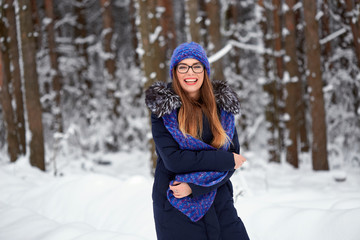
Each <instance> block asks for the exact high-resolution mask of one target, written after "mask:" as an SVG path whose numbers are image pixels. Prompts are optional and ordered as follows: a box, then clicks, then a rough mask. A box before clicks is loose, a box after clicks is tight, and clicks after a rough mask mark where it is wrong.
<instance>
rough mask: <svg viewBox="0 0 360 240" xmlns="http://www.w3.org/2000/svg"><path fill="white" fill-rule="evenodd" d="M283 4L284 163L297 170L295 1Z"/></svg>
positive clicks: (297, 80) (299, 85) (299, 87)
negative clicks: (286, 7) (285, 116)
mask: <svg viewBox="0 0 360 240" xmlns="http://www.w3.org/2000/svg"><path fill="white" fill-rule="evenodd" d="M285 3H286V4H287V6H288V9H287V11H286V12H285V28H286V29H287V35H286V36H285V51H286V58H287V60H286V61H285V67H286V75H287V76H285V77H284V80H285V87H286V94H285V96H286V97H285V98H286V99H285V112H286V113H287V114H288V118H287V119H286V120H285V122H286V127H287V132H288V134H287V136H286V138H287V139H285V145H286V161H287V162H288V163H290V164H291V165H293V166H294V167H296V168H298V167H299V159H298V141H297V137H298V127H297V117H296V114H297V112H298V106H299V103H300V99H299V97H300V95H299V94H298V92H299V90H300V89H301V84H300V74H299V71H298V65H297V56H296V49H297V46H296V32H295V29H296V21H295V15H294V11H293V7H294V5H295V0H286V1H285Z"/></svg>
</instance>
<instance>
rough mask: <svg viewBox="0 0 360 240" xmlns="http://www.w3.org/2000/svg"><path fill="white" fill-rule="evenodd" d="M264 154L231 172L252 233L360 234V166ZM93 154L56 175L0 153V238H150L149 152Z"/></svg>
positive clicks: (311, 239) (283, 236) (333, 239)
mask: <svg viewBox="0 0 360 240" xmlns="http://www.w3.org/2000/svg"><path fill="white" fill-rule="evenodd" d="M262 154H263V153H262V152H261V151H260V152H246V153H244V155H245V156H246V157H247V159H248V162H247V163H246V164H245V165H244V166H243V167H242V169H241V170H238V171H237V172H236V173H235V174H234V176H233V177H232V182H233V185H234V199H235V206H236V208H237V210H238V214H239V216H240V217H241V219H242V220H243V222H244V224H245V226H246V228H247V230H248V233H249V235H250V238H251V239H253V240H272V239H276V240H288V239H292V240H297V239H299V240H300V239H301V240H302V239H307V240H320V239H327V240H338V239H346V240H356V239H359V236H360V229H359V227H358V223H357V221H358V219H359V218H360V191H359V190H360V174H359V173H360V169H358V168H348V169H342V170H341V169H338V170H333V171H320V172H314V171H312V170H311V167H310V165H309V161H304V162H303V163H302V165H301V167H300V169H293V168H292V167H290V166H289V165H287V164H285V163H284V164H282V165H279V164H268V163H265V161H264V160H263V159H266V158H265V157H264V156H262ZM92 159H103V163H104V162H107V163H109V164H98V163H99V162H100V161H93V162H92V164H89V165H88V167H87V168H84V167H80V166H81V165H79V160H77V159H72V160H71V161H70V162H71V163H70V164H68V165H67V166H66V168H62V169H61V174H58V176H54V174H53V172H52V170H51V169H49V170H48V172H46V173H44V172H41V171H40V170H38V169H36V168H33V167H31V166H30V165H29V164H28V159H27V158H25V157H24V158H22V159H20V160H18V161H17V162H16V163H5V162H4V161H0V164H1V165H0V178H1V181H0V192H1V195H0V229H1V230H0V239H12V240H17V239H19V240H20V239H24V236H26V239H27V240H70V239H71V240H72V239H76V240H92V239H94V240H95V239H96V240H97V239H102V240H106V239H112V240H113V239H122V240H136V239H138V240H143V239H144V240H154V239H156V234H155V227H154V221H153V216H152V200H151V189H152V182H153V178H152V176H151V174H150V163H148V162H147V161H148V160H147V159H149V153H144V152H129V153H125V152H123V153H114V154H106V155H102V156H100V155H99V156H92ZM305 159H307V158H306V157H305ZM309 159H310V158H309ZM59 161H60V160H59ZM59 165H60V164H59ZM89 166H90V167H89ZM339 179H340V180H339Z"/></svg>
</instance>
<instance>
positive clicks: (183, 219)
mask: <svg viewBox="0 0 360 240" xmlns="http://www.w3.org/2000/svg"><path fill="white" fill-rule="evenodd" d="M170 76H171V78H172V80H173V82H172V84H165V83H155V84H154V85H152V86H151V87H150V88H149V89H148V90H147V91H146V104H147V106H148V107H149V108H150V110H151V112H152V116H151V121H152V134H153V139H154V141H155V146H156V153H157V155H158V160H157V166H156V170H155V179H154V186H153V196H152V197H153V210H154V219H155V226H156V233H157V237H158V239H160V240H162V239H164V240H177V239H179V240H185V239H186V240H192V239H194V240H203V239H204V240H205V239H216V240H219V239H221V240H242V239H249V237H248V235H247V232H246V229H245V227H244V225H243V223H242V221H241V219H240V218H239V217H238V216H237V212H236V209H235V207H234V202H233V189H232V184H231V182H230V180H229V178H230V177H231V175H232V174H233V172H234V170H235V169H238V168H239V167H240V166H241V165H242V164H243V163H244V162H245V158H244V157H242V156H241V155H239V151H240V146H239V141H238V137H237V133H236V129H235V124H234V114H236V113H238V112H239V101H238V98H237V96H236V94H235V93H234V92H233V91H232V90H231V89H230V88H229V87H228V86H227V85H226V84H225V83H224V82H221V81H217V82H213V83H211V82H210V80H209V76H210V65H209V61H208V59H207V56H206V53H205V50H204V49H203V48H202V47H201V46H200V45H199V44H197V43H194V42H191V43H184V44H181V45H180V46H178V47H177V48H176V49H175V50H174V52H173V55H172V57H171V62H170Z"/></svg>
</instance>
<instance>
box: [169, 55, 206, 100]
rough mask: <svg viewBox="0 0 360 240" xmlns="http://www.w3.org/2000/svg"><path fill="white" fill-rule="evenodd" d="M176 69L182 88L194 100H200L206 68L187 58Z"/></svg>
mask: <svg viewBox="0 0 360 240" xmlns="http://www.w3.org/2000/svg"><path fill="white" fill-rule="evenodd" d="M190 68H191V70H190ZM176 69H177V73H176V77H175V78H177V80H178V81H179V83H180V85H181V88H182V89H184V91H185V92H186V93H187V94H188V95H189V96H190V97H191V98H192V99H198V98H199V95H200V91H199V90H200V87H201V86H202V84H203V81H204V73H203V72H204V67H203V66H202V64H201V63H200V62H199V61H198V60H196V59H193V58H187V59H184V60H182V61H181V62H180V63H179V65H178V66H177V68H176ZM194 69H195V70H194ZM200 70H201V71H200Z"/></svg>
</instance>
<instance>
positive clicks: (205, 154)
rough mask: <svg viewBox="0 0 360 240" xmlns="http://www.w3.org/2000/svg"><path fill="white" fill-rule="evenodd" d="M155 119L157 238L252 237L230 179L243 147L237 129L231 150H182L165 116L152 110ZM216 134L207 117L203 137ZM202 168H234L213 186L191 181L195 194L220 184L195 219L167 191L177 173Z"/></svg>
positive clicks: (217, 239)
mask: <svg viewBox="0 0 360 240" xmlns="http://www.w3.org/2000/svg"><path fill="white" fill-rule="evenodd" d="M215 90H216V89H215ZM147 104H148V103H147ZM148 106H149V104H148ZM153 112H154V111H153ZM151 122H152V134H153V139H154V141H155V146H156V153H157V155H158V160H157V166H156V170H155V178H154V185H153V193H152V198H153V211H154V219H155V226H156V233H157V238H158V239H159V240H192V239H194V240H210V239H211V240H212V239H214V240H247V239H249V237H248V235H247V232H246V229H245V227H244V224H243V222H242V221H241V219H240V218H239V217H238V215H237V212H236V209H235V207H234V201H233V188H232V184H231V182H230V180H229V178H230V177H231V175H232V174H233V172H234V166H235V162H234V156H233V153H232V152H235V153H239V150H240V146H239V141H238V136H237V132H236V131H235V133H234V137H233V139H232V146H231V148H230V149H229V150H228V151H224V150H202V151H192V150H181V149H180V147H179V145H178V143H177V142H176V141H175V140H174V138H173V137H172V135H171V134H170V132H169V131H168V130H167V129H166V127H165V126H164V123H163V120H162V118H161V117H158V116H157V115H155V114H152V116H151ZM212 138H213V135H212V133H211V130H210V125H209V122H208V120H207V119H206V117H204V120H203V135H202V140H203V141H204V142H206V143H208V144H209V143H210V142H211V140H212ZM199 171H230V174H228V175H227V177H226V178H225V179H224V180H223V181H221V182H220V183H218V184H216V185H214V186H211V187H200V186H197V185H194V184H189V186H190V187H191V189H192V195H193V196H197V195H201V194H204V193H208V192H210V191H212V190H213V189H214V188H217V194H216V197H215V200H214V203H213V205H212V206H211V208H210V209H209V211H208V212H207V213H206V214H205V216H204V217H203V218H202V219H200V220H199V221H197V222H192V221H191V220H190V219H189V218H188V217H187V216H185V215H184V214H183V213H181V212H180V211H179V210H177V209H176V208H174V207H173V206H172V205H171V204H170V203H169V201H168V200H167V197H166V196H167V194H166V192H167V189H168V188H169V183H170V181H172V180H174V178H175V175H176V174H181V173H189V172H199Z"/></svg>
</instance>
